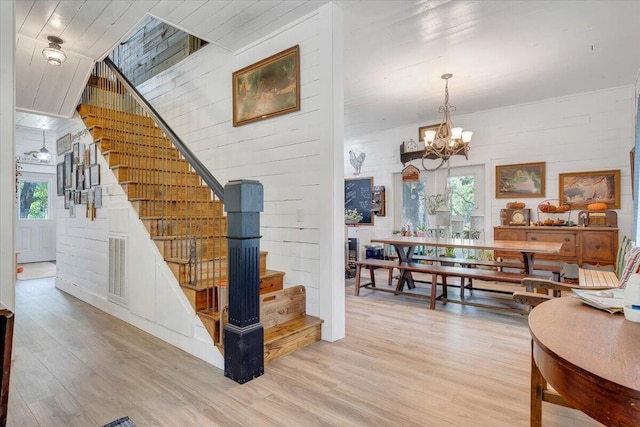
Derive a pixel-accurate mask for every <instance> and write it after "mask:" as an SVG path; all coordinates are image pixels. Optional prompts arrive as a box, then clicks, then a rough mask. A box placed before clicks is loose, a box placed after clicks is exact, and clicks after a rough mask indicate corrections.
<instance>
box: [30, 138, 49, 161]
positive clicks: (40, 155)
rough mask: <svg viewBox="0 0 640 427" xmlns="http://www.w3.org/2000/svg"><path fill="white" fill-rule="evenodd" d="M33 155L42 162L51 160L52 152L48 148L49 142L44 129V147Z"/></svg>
mask: <svg viewBox="0 0 640 427" xmlns="http://www.w3.org/2000/svg"><path fill="white" fill-rule="evenodd" d="M33 156H34V157H35V158H36V159H38V160H40V161H41V162H48V161H49V160H51V153H49V150H47V144H46V142H45V139H44V131H42V148H40V151H38V152H37V153H35V154H34V155H33Z"/></svg>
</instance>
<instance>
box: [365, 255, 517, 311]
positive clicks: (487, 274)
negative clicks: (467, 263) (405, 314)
mask: <svg viewBox="0 0 640 427" xmlns="http://www.w3.org/2000/svg"><path fill="white" fill-rule="evenodd" d="M363 267H365V268H368V269H369V271H370V275H371V282H370V283H366V284H362V283H361V275H362V274H361V273H362V268H363ZM375 268H386V269H389V270H393V269H394V268H397V269H398V270H399V271H400V277H401V278H402V276H403V274H404V273H405V272H407V271H408V272H412V273H423V274H431V275H432V280H431V284H432V286H431V294H430V296H425V295H419V294H415V293H408V292H403V288H404V283H403V281H402V280H401V279H399V280H398V284H397V286H396V287H395V289H394V290H388V289H383V288H378V287H376V283H375V276H374V273H373V272H374V269H375ZM438 276H440V277H441V278H442V283H441V285H442V294H441V295H440V296H436V288H437V286H438V284H439V283H438ZM448 277H458V278H460V279H479V280H493V281H497V282H506V283H517V284H520V283H521V282H522V279H523V278H524V277H525V275H524V274H523V273H509V272H504V271H495V270H484V269H480V268H472V267H453V266H444V265H436V264H420V263H409V264H399V263H398V262H397V261H391V260H380V259H366V260H360V261H356V283H355V290H354V293H355V295H356V296H357V295H360V288H368V289H371V290H377V291H382V292H391V293H394V294H396V295H411V296H420V297H424V298H429V299H430V305H429V308H430V309H432V310H433V309H435V302H436V300H437V299H441V300H442V302H443V303H444V304H446V303H447V302H448V295H447V286H450V285H449V284H448V283H447V278H448ZM464 289H465V286H464V283H463V282H462V283H461V286H460V298H461V301H455V300H451V301H452V302H456V303H462V304H468V305H474V306H479V307H490V308H497V307H494V306H488V305H486V304H476V303H469V302H465V301H464ZM498 292H501V291H498ZM509 311H513V310H511V309H509Z"/></svg>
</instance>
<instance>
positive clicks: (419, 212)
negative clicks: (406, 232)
mask: <svg viewBox="0 0 640 427" xmlns="http://www.w3.org/2000/svg"><path fill="white" fill-rule="evenodd" d="M421 179H422V177H421ZM424 187H425V182H424V181H422V180H421V181H420V182H403V183H402V224H403V226H404V227H405V228H409V229H410V230H411V232H413V233H415V232H416V231H417V230H419V229H420V228H423V227H424V228H426V227H427V224H426V197H425V191H424Z"/></svg>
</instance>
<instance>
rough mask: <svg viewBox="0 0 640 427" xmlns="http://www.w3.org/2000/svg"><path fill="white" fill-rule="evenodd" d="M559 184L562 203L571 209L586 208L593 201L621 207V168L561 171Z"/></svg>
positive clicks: (609, 207)
mask: <svg viewBox="0 0 640 427" xmlns="http://www.w3.org/2000/svg"><path fill="white" fill-rule="evenodd" d="M558 186H559V189H558V195H559V196H558V198H559V199H560V203H566V204H568V205H569V206H571V209H586V208H587V206H588V205H589V204H591V203H605V204H606V205H607V208H608V209H620V169H614V170H604V171H592V172H570V173H561V174H559V175H558Z"/></svg>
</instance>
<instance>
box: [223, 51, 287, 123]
mask: <svg viewBox="0 0 640 427" xmlns="http://www.w3.org/2000/svg"><path fill="white" fill-rule="evenodd" d="M232 86H233V126H241V125H244V124H247V123H251V122H255V121H257V120H263V119H267V118H269V117H273V116H277V115H280V114H285V113H290V112H292V111H298V110H300V48H299V46H297V45H296V46H294V47H292V48H289V49H287V50H284V51H282V52H280V53H276V54H275V55H273V56H270V57H269V58H266V59H263V60H262V61H260V62H256V63H255V64H253V65H249V66H248V67H245V68H243V69H241V70H238V71H236V72H234V73H233V82H232Z"/></svg>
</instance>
